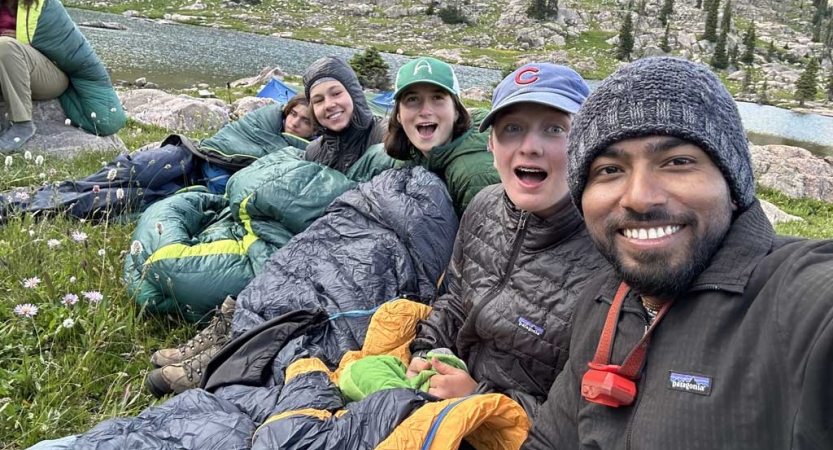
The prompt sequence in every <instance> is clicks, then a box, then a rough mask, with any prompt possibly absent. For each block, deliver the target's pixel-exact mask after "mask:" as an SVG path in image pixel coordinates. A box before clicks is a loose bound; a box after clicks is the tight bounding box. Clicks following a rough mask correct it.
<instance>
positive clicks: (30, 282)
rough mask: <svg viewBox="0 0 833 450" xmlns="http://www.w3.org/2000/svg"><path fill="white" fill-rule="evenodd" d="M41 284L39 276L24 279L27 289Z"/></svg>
mask: <svg viewBox="0 0 833 450" xmlns="http://www.w3.org/2000/svg"><path fill="white" fill-rule="evenodd" d="M39 284H40V278H38V277H32V278H27V279H25V280H23V287H25V288H26V289H34V288H36V287H38V285H39Z"/></svg>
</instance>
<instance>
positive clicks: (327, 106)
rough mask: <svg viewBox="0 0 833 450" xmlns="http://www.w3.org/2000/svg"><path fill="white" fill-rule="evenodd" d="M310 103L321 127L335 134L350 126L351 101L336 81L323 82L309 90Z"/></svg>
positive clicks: (342, 86) (351, 114)
mask: <svg viewBox="0 0 833 450" xmlns="http://www.w3.org/2000/svg"><path fill="white" fill-rule="evenodd" d="M310 103H311V104H312V110H313V113H314V114H315V119H316V120H317V121H318V123H319V124H321V126H322V127H324V128H326V129H328V130H330V131H334V132H336V133H338V132H341V131H343V130H344V129H345V128H347V127H348V126H349V125H350V118H351V117H352V116H353V99H352V98H351V97H350V94H349V93H348V92H347V89H346V88H345V87H344V85H343V84H341V83H340V82H338V81H335V80H333V81H325V82H323V83H319V84H317V85H315V86H314V87H313V88H312V89H311V90H310Z"/></svg>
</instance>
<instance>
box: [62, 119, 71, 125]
mask: <svg viewBox="0 0 833 450" xmlns="http://www.w3.org/2000/svg"><path fill="white" fill-rule="evenodd" d="M64 125H66V126H70V125H72V121H71V120H69V119H67V120H65V121H64Z"/></svg>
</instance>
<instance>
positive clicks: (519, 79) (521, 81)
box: [515, 67, 540, 86]
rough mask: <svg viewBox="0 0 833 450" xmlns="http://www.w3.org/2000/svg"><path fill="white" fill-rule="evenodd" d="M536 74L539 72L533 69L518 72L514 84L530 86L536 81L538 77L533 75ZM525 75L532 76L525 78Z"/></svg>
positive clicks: (528, 68)
mask: <svg viewBox="0 0 833 450" xmlns="http://www.w3.org/2000/svg"><path fill="white" fill-rule="evenodd" d="M538 72H540V70H539V69H537V68H535V67H527V68H526V69H524V70H521V71H519V72H518V73H517V74H515V84H517V85H520V86H525V85H527V84H532V83H534V82H536V81H538V80H539V78H538V75H535V74H537V73H538ZM527 74H532V75H531V76H528V77H525V75H527Z"/></svg>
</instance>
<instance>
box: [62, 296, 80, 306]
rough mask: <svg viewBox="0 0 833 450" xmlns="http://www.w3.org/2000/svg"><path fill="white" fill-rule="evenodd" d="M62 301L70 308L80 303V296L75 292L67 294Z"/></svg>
mask: <svg viewBox="0 0 833 450" xmlns="http://www.w3.org/2000/svg"><path fill="white" fill-rule="evenodd" d="M61 303H63V304H64V306H66V307H67V308H69V307H70V306H72V305H74V304H76V303H78V296H77V295H75V294H67V295H65V296H64V298H62V299H61Z"/></svg>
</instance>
